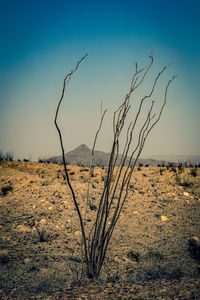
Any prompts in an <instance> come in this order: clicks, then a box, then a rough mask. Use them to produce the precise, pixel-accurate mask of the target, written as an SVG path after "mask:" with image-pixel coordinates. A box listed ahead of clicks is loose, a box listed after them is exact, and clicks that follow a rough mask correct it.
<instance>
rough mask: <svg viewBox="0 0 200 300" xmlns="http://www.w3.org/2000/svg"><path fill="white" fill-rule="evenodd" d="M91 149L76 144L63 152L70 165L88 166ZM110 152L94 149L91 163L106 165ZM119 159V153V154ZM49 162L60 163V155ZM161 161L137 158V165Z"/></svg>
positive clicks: (155, 164)
mask: <svg viewBox="0 0 200 300" xmlns="http://www.w3.org/2000/svg"><path fill="white" fill-rule="evenodd" d="M91 153H92V150H91V149H89V148H88V147H87V146H86V145H84V144H82V145H80V146H78V147H77V148H76V149H74V150H73V151H70V152H68V153H66V154H65V159H66V162H67V163H68V164H70V165H80V166H89V165H90V159H91ZM109 156H110V153H106V152H103V151H94V159H93V165H95V166H107V165H108V160H109ZM119 159H120V155H119ZM47 161H48V162H50V163H58V164H60V163H62V156H54V157H51V158H49V159H48V160H47ZM159 163H161V162H159V161H157V160H155V159H139V160H138V163H137V165H139V164H143V165H150V166H157V164H159Z"/></svg>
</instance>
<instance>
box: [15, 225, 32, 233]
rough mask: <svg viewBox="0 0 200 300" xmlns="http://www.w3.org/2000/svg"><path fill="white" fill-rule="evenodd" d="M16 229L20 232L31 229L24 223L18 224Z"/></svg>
mask: <svg viewBox="0 0 200 300" xmlns="http://www.w3.org/2000/svg"><path fill="white" fill-rule="evenodd" d="M16 230H17V231H19V232H30V231H31V229H30V228H29V227H27V226H24V225H18V226H17V227H16Z"/></svg>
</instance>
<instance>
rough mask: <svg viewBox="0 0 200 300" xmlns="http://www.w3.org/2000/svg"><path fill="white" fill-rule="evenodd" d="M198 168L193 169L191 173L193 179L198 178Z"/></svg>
mask: <svg viewBox="0 0 200 300" xmlns="http://www.w3.org/2000/svg"><path fill="white" fill-rule="evenodd" d="M197 171H198V170H197V168H196V167H195V168H192V169H191V171H190V174H191V176H193V177H196V176H197Z"/></svg>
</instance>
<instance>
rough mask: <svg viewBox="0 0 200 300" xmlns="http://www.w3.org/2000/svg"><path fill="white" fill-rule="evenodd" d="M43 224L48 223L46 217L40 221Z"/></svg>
mask: <svg viewBox="0 0 200 300" xmlns="http://www.w3.org/2000/svg"><path fill="white" fill-rule="evenodd" d="M39 223H40V224H41V225H45V224H46V223H47V220H46V219H41V220H40V222H39Z"/></svg>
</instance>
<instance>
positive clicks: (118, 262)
mask: <svg viewBox="0 0 200 300" xmlns="http://www.w3.org/2000/svg"><path fill="white" fill-rule="evenodd" d="M67 168H68V172H69V175H70V179H71V183H72V185H73V187H74V190H75V193H76V196H77V200H78V203H79V207H80V209H81V210H83V209H84V207H85V198H86V191H87V178H88V173H89V172H88V168H85V167H78V166H67ZM105 172H106V170H105V168H100V167H95V168H94V174H93V177H92V178H91V188H90V194H91V198H92V200H93V203H94V204H95V205H97V206H98V199H99V196H100V193H101V190H102V188H103V185H104V178H105ZM0 193H1V195H0V212H1V213H0V299H199V297H200V292H199V283H200V279H199V275H200V258H199V249H200V236H199V235H200V169H194V168H180V169H178V168H167V167H141V168H138V167H136V169H135V172H134V173H133V176H132V178H131V184H130V187H129V194H128V198H127V201H126V203H125V205H124V208H123V211H122V214H121V217H120V219H119V222H118V224H117V225H116V228H115V231H114V234H113V237H112V240H111V242H110V245H109V249H108V252H107V256H106V259H105V263H104V266H103V269H102V272H101V275H100V277H99V279H98V280H96V281H90V280H89V279H87V278H86V276H85V275H84V273H82V271H81V254H80V243H81V233H80V228H79V221H78V218H77V214H76V211H75V209H74V205H73V202H72V197H71V194H70V190H69V188H68V186H67V185H66V182H65V179H64V177H63V167H62V166H60V165H54V164H45V163H33V162H6V161H1V162H0ZM95 214H96V211H95V209H94V210H90V209H88V211H87V219H86V220H87V226H88V227H89V226H91V224H92V222H93V220H94V217H95Z"/></svg>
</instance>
